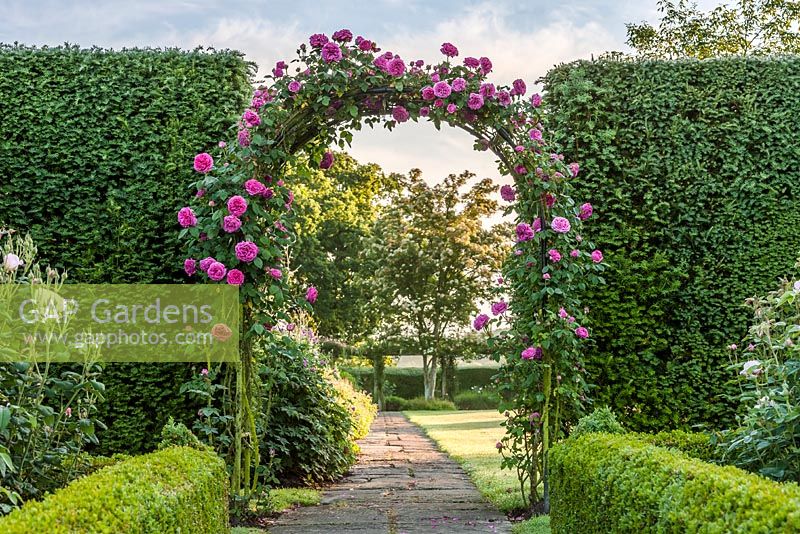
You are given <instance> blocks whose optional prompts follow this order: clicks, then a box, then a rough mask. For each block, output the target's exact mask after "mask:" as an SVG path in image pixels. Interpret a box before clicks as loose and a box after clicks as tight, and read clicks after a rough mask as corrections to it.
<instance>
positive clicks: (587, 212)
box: [578, 202, 594, 221]
mask: <svg viewBox="0 0 800 534" xmlns="http://www.w3.org/2000/svg"><path fill="white" fill-rule="evenodd" d="M593 213H594V208H593V207H592V205H591V204H589V203H588V202H587V203H585V204H582V205H581V212H580V213H579V214H578V218H579V219H580V220H582V221H585V220H586V219H588V218H589V217H591V216H592V214H593Z"/></svg>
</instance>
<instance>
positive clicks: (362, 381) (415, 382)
mask: <svg viewBox="0 0 800 534" xmlns="http://www.w3.org/2000/svg"><path fill="white" fill-rule="evenodd" d="M347 372H348V373H350V374H352V375H353V376H354V377H355V378H356V380H357V381H358V384H359V385H360V386H361V389H363V390H365V391H372V390H373V371H372V368H371V367H348V368H347ZM496 374H497V368H495V367H463V366H462V367H457V368H456V379H455V383H456V388H455V390H454V391H453V392H454V393H455V394H458V393H461V392H464V391H470V390H471V389H477V388H486V387H487V386H490V385H491V384H492V377H493V376H494V375H496ZM384 380H385V382H386V388H387V391H391V393H392V394H393V395H395V396H398V397H402V398H404V399H413V398H414V397H420V396H422V395H423V394H424V391H425V390H424V388H423V378H422V369H420V368H413V367H386V368H385V369H384Z"/></svg>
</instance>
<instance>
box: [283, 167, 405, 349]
mask: <svg viewBox="0 0 800 534" xmlns="http://www.w3.org/2000/svg"><path fill="white" fill-rule="evenodd" d="M392 179H393V178H392V177H391V176H386V175H385V174H384V173H383V171H382V170H381V168H380V167H379V166H378V165H375V164H372V163H371V164H366V165H362V164H360V163H359V162H358V161H356V160H355V159H354V158H353V157H351V156H349V155H347V154H345V153H337V154H336V158H335V163H334V164H333V166H332V167H331V168H330V169H328V170H326V171H322V170H317V169H309V168H308V167H299V168H296V169H295V170H294V172H293V174H292V176H291V177H290V178H288V180H290V181H291V182H292V185H293V187H294V190H295V194H296V197H295V198H296V203H295V204H296V207H295V210H296V212H297V222H296V224H295V229H296V231H297V244H296V246H295V247H294V251H293V256H292V269H293V271H294V272H295V274H296V276H297V277H298V278H299V279H301V280H303V281H305V282H308V283H312V282H313V283H314V284H315V286H316V287H317V288H318V289H319V297H318V300H317V302H316V303H315V305H314V317H315V319H316V321H317V332H318V333H319V335H320V336H322V337H324V338H332V339H335V340H340V341H343V342H345V343H347V344H351V345H355V344H357V343H358V342H360V341H363V339H364V338H365V337H366V336H368V335H369V334H370V333H372V332H373V330H374V329H375V328H376V327H377V325H378V323H379V316H378V315H377V314H375V313H374V310H373V305H372V303H371V301H372V298H373V294H374V292H373V291H372V286H371V282H370V278H371V273H372V267H371V266H370V265H369V263H368V262H367V261H365V260H366V258H365V256H364V255H365V247H366V243H367V240H368V239H369V237H370V235H371V232H372V228H373V225H374V224H375V221H376V219H377V217H378V214H379V212H380V210H381V204H382V203H384V202H383V201H384V200H385V199H386V197H387V196H388V194H389V192H390V191H392V190H393V189H395V187H394V186H393V184H392Z"/></svg>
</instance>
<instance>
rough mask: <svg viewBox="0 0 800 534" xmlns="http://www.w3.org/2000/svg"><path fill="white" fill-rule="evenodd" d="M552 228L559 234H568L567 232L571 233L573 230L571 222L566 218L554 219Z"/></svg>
mask: <svg viewBox="0 0 800 534" xmlns="http://www.w3.org/2000/svg"><path fill="white" fill-rule="evenodd" d="M550 228H552V229H553V230H554V231H556V232H558V233H559V234H566V233H567V232H569V231H570V229H572V226H571V225H570V224H569V221H568V220H567V219H565V218H564V217H554V218H553V220H552V221H551V222H550Z"/></svg>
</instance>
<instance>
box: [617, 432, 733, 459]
mask: <svg viewBox="0 0 800 534" xmlns="http://www.w3.org/2000/svg"><path fill="white" fill-rule="evenodd" d="M628 436H629V437H631V438H636V439H638V440H640V441H643V442H645V443H649V444H650V445H655V446H656V447H661V448H664V449H677V450H679V451H680V452H683V453H685V454H686V455H687V456H691V457H692V458H697V459H698V460H703V461H704V462H709V461H711V460H715V459H716V458H717V455H716V448H715V447H714V445H713V444H712V443H711V436H710V435H708V434H703V433H701V432H686V431H683V430H665V431H663V432H658V433H657V434H645V433H634V434H628Z"/></svg>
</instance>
